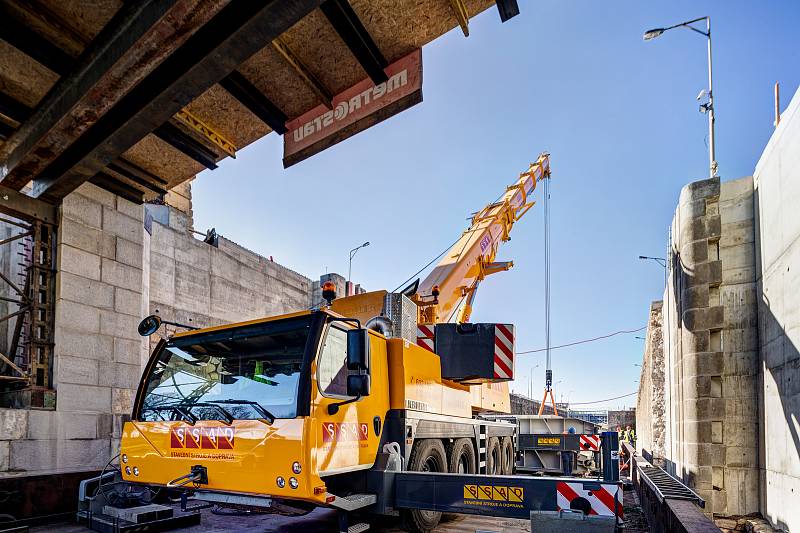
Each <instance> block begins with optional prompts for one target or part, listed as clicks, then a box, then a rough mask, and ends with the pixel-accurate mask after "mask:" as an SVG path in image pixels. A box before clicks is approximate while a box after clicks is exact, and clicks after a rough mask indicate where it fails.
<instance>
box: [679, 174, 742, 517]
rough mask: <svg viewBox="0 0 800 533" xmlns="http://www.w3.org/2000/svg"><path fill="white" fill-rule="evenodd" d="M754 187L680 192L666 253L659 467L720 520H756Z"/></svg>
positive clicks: (695, 187) (702, 184)
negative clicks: (752, 517) (738, 516)
mask: <svg viewBox="0 0 800 533" xmlns="http://www.w3.org/2000/svg"><path fill="white" fill-rule="evenodd" d="M752 184H753V181H752V178H749V177H748V178H742V179H738V180H734V181H729V182H725V183H722V184H720V181H719V180H718V179H710V180H703V181H698V182H694V183H691V184H689V185H687V186H686V187H684V188H683V190H682V191H681V197H680V203H679V206H678V209H677V211H676V214H675V218H674V220H673V225H672V236H673V238H672V243H671V248H670V250H671V257H670V275H669V284H668V294H667V296H668V297H669V298H668V301H669V302H670V304H669V308H668V309H667V313H668V317H669V320H668V321H667V323H668V326H667V328H668V331H666V332H665V333H667V334H666V335H665V337H666V338H667V339H668V350H667V356H666V361H665V374H666V376H665V383H666V387H665V389H666V390H665V401H666V404H667V405H666V409H665V411H666V433H667V434H666V443H665V444H666V445H665V456H666V457H665V458H666V461H667V464H666V467H667V468H668V469H669V470H672V472H673V473H674V474H675V475H676V476H678V477H680V478H682V479H683V480H684V482H686V483H687V484H688V485H689V486H691V487H692V488H694V489H695V490H696V491H697V492H698V494H700V495H701V496H702V497H703V498H704V499H705V500H706V501H707V502H709V505H708V506H707V507H706V510H707V512H709V513H717V514H724V515H732V514H747V513H750V512H754V511H757V510H758V420H757V417H756V409H755V406H756V405H757V401H756V398H757V396H756V390H757V389H756V383H757V366H756V361H757V342H758V333H757V305H756V299H755V263H754V261H755V256H754V215H753V185H752Z"/></svg>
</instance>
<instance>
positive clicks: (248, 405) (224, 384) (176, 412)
mask: <svg viewBox="0 0 800 533" xmlns="http://www.w3.org/2000/svg"><path fill="white" fill-rule="evenodd" d="M309 323H310V318H309V317H308V316H305V317H302V318H299V319H290V320H281V321H276V322H267V323H265V324H260V325H257V326H250V327H247V328H239V329H238V330H229V331H222V332H211V333H206V334H201V335H192V336H189V337H179V338H177V339H173V340H171V341H170V342H168V343H167V344H165V345H164V347H163V349H162V350H161V352H160V354H159V355H158V357H157V359H156V361H155V363H154V365H153V366H152V370H151V372H150V375H149V376H148V379H147V383H146V386H145V396H144V399H143V402H142V407H141V412H140V419H141V420H143V421H157V420H188V421H190V422H193V421H194V420H195V419H196V420H227V421H229V422H230V421H232V420H234V419H235V420H248V419H266V420H269V419H270V418H295V417H296V416H297V397H298V388H299V382H300V372H301V369H302V366H303V359H304V354H305V350H306V343H307V340H308V336H309V331H310V326H309Z"/></svg>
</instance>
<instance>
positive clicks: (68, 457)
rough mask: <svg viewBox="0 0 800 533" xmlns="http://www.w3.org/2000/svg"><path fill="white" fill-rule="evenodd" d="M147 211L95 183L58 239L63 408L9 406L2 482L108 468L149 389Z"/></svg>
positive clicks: (1, 446)
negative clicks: (142, 387) (142, 331)
mask: <svg viewBox="0 0 800 533" xmlns="http://www.w3.org/2000/svg"><path fill="white" fill-rule="evenodd" d="M142 218H143V208H142V206H137V205H135V204H132V203H130V202H128V201H127V200H124V199H121V198H118V197H116V196H115V195H113V194H111V193H109V192H106V191H104V190H102V189H100V188H98V187H95V186H94V185H91V184H85V185H83V186H81V187H80V188H79V189H78V190H77V191H75V192H74V193H72V194H70V195H69V196H67V197H66V198H65V199H64V203H63V205H62V208H61V218H60V223H59V232H58V248H57V268H58V273H57V275H56V318H55V334H54V341H55V348H54V366H53V384H54V387H55V389H56V409H55V410H54V411H49V410H35V409H32V410H25V409H0V476H2V475H9V474H15V473H44V472H59V471H76V470H96V469H100V468H102V467H103V466H104V465H105V464H106V462H107V461H108V460H109V458H110V457H111V456H112V455H114V454H115V450H116V448H117V446H118V445H117V443H118V439H119V436H120V430H121V427H122V424H123V422H124V421H125V420H126V418H127V416H128V414H129V413H130V411H131V405H132V400H133V396H134V393H135V389H136V387H137V386H138V383H139V375H140V359H141V352H142V349H143V344H144V343H143V341H142V339H141V337H139V336H138V335H137V332H136V326H137V324H138V322H139V320H140V316H141V299H142V288H143V279H144V278H143V259H142V257H143V255H142V254H143V238H144V236H143V228H142Z"/></svg>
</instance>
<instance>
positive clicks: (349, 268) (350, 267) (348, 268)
mask: <svg viewBox="0 0 800 533" xmlns="http://www.w3.org/2000/svg"><path fill="white" fill-rule="evenodd" d="M367 246H369V241H367V242H365V243H364V244H362V245H360V246H356V247H355V248H353V249H352V250H350V264H349V265H348V267H347V283H348V284H349V283H350V275H351V274H352V273H353V258H354V257H355V256H356V254H357V253H358V251H359V250H360V249H362V248H366V247H367Z"/></svg>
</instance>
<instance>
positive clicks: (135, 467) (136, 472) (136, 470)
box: [133, 466, 139, 476]
mask: <svg viewBox="0 0 800 533" xmlns="http://www.w3.org/2000/svg"><path fill="white" fill-rule="evenodd" d="M133 475H134V476H138V475H139V467H138V466H134V467H133Z"/></svg>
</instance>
